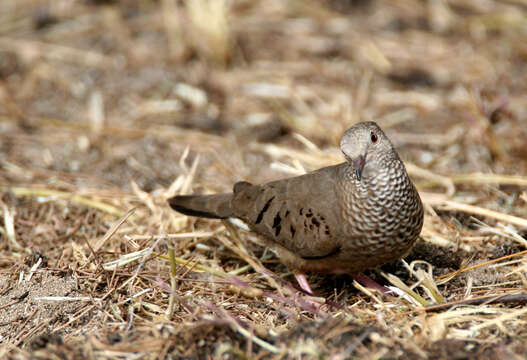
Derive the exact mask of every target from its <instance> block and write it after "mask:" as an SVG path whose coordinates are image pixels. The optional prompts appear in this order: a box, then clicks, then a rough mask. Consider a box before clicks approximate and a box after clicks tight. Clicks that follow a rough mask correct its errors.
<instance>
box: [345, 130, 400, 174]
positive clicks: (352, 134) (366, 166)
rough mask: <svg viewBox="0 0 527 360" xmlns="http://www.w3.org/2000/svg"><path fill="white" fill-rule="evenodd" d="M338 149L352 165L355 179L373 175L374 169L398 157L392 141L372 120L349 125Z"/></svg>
mask: <svg viewBox="0 0 527 360" xmlns="http://www.w3.org/2000/svg"><path fill="white" fill-rule="evenodd" d="M340 149H341V150H342V152H343V153H344V156H345V157H346V160H347V161H348V162H349V163H350V164H352V165H353V169H354V170H355V175H356V176H357V180H359V181H361V179H362V178H365V177H369V176H374V175H375V172H374V171H375V170H376V169H379V168H381V167H383V166H387V165H388V163H389V161H391V160H395V159H397V158H398V155H397V153H396V152H395V150H394V148H393V145H392V143H391V142H390V140H389V139H388V138H387V137H386V135H385V134H384V132H383V131H382V130H381V128H380V127H379V126H378V125H377V124H376V123H375V122H373V121H365V122H360V123H357V124H355V125H353V126H352V127H350V128H349V129H348V130H346V132H345V133H344V135H342V139H341V140H340Z"/></svg>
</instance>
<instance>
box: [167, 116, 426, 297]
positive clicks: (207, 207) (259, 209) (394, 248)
mask: <svg viewBox="0 0 527 360" xmlns="http://www.w3.org/2000/svg"><path fill="white" fill-rule="evenodd" d="M340 147H341V150H342V152H343V153H344V156H345V157H346V160H347V161H345V162H343V163H341V164H339V165H335V166H329V167H325V168H322V169H319V170H316V171H313V172H311V173H308V174H305V175H302V176H298V177H293V178H288V179H284V180H278V181H273V182H269V183H266V184H262V185H251V184H249V183H247V182H239V183H237V184H235V185H234V189H233V193H229V194H218V195H205V196H204V195H190V196H175V197H173V198H171V199H169V203H170V206H171V207H172V208H173V209H175V210H177V211H179V212H181V213H183V214H187V215H192V216H200V217H208V218H228V217H236V218H239V219H241V220H243V221H244V222H245V223H247V224H248V226H249V228H251V230H253V231H254V232H256V233H258V234H260V235H262V237H263V238H264V239H265V240H266V242H267V244H268V245H269V246H270V247H272V248H274V249H275V250H276V251H277V253H278V256H279V257H280V259H281V261H282V262H283V263H284V264H285V265H286V266H288V267H289V268H290V269H291V270H293V272H295V273H296V274H302V273H303V272H306V271H314V272H320V273H352V274H353V273H358V272H360V271H362V270H365V269H368V268H374V267H377V266H380V265H382V264H384V263H387V262H389V261H391V260H395V259H398V258H401V257H403V256H404V255H405V254H406V253H407V252H408V251H409V250H410V249H411V247H412V245H413V244H414V242H415V241H416V239H417V237H418V236H419V233H420V232H421V228H422V225H423V206H422V203H421V199H420V198H419V194H418V193H417V191H416V189H415V187H414V185H413V184H412V182H411V181H410V179H409V178H408V175H407V173H406V169H405V167H404V165H403V163H402V161H401V160H400V158H399V156H398V155H397V152H396V151H395V149H394V148H393V145H392V143H391V142H390V140H389V139H388V138H387V137H386V135H385V134H384V133H383V132H382V130H381V129H380V128H379V127H378V126H377V124H376V123H374V122H361V123H358V124H356V125H354V126H352V127H351V128H350V129H348V130H347V131H346V132H345V133H344V135H343V136H342V139H341V142H340ZM297 278H298V277H297ZM304 280H305V278H304ZM299 282H300V283H301V286H302V285H303V284H302V282H301V280H300V279H299ZM304 285H305V284H304ZM303 287H304V286H303Z"/></svg>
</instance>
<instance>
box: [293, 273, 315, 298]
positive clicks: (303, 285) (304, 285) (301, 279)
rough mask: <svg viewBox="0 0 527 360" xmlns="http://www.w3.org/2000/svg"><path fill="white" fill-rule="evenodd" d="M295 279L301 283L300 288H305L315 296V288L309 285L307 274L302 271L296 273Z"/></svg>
mask: <svg viewBox="0 0 527 360" xmlns="http://www.w3.org/2000/svg"><path fill="white" fill-rule="evenodd" d="M295 279H296V281H298V285H300V288H302V290H304V291H305V292H306V293H308V294H309V295H311V296H315V294H314V293H313V290H311V286H309V282H307V279H306V276H305V275H304V274H302V273H299V274H295Z"/></svg>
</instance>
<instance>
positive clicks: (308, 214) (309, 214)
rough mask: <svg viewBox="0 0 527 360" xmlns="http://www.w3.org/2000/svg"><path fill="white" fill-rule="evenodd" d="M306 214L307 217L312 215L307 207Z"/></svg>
mask: <svg viewBox="0 0 527 360" xmlns="http://www.w3.org/2000/svg"><path fill="white" fill-rule="evenodd" d="M306 216H307V217H311V216H313V212H312V211H311V209H309V210H308V211H307V213H306Z"/></svg>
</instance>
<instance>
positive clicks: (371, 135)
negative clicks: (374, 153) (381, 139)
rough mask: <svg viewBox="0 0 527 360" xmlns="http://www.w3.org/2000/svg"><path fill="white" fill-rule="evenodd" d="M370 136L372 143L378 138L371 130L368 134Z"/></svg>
mask: <svg viewBox="0 0 527 360" xmlns="http://www.w3.org/2000/svg"><path fill="white" fill-rule="evenodd" d="M370 137H371V142H372V143H376V142H377V140H378V138H377V135H376V134H375V133H374V132H373V131H372V132H371V134H370Z"/></svg>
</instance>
